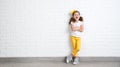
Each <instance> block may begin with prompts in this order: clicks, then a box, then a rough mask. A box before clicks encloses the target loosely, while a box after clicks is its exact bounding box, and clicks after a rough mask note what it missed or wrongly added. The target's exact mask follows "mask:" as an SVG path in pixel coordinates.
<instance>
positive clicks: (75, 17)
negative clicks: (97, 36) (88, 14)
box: [66, 10, 83, 64]
mask: <svg viewBox="0 0 120 67" xmlns="http://www.w3.org/2000/svg"><path fill="white" fill-rule="evenodd" d="M82 21H83V18H82V17H81V16H80V12H79V11H77V10H75V11H73V12H72V17H71V19H70V21H69V25H70V28H71V36H70V39H71V43H72V52H71V55H69V56H67V57H66V63H69V62H70V61H73V64H78V63H79V61H78V52H79V50H80V46H81V38H80V36H81V32H83V22H82Z"/></svg>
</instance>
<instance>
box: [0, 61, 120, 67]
mask: <svg viewBox="0 0 120 67" xmlns="http://www.w3.org/2000/svg"><path fill="white" fill-rule="evenodd" d="M0 67H120V62H100V61H98V62H95V61H94V62H90V61H89V62H87V61H86V62H85V61H81V62H80V63H79V64H78V65H73V64H72V63H69V64H66V63H64V62H61V61H37V62H0Z"/></svg>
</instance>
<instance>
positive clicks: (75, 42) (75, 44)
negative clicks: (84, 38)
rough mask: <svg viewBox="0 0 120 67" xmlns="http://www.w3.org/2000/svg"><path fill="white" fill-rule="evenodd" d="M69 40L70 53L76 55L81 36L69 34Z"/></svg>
mask: <svg viewBox="0 0 120 67" xmlns="http://www.w3.org/2000/svg"><path fill="white" fill-rule="evenodd" d="M71 42H72V55H73V56H75V57H77V56H78V52H79V50H80V47H81V38H80V37H75V36H71Z"/></svg>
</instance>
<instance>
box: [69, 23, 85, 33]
mask: <svg viewBox="0 0 120 67" xmlns="http://www.w3.org/2000/svg"><path fill="white" fill-rule="evenodd" d="M83 29H84V25H83V24H82V25H81V26H80V27H74V26H72V25H71V30H72V31H80V32H83Z"/></svg>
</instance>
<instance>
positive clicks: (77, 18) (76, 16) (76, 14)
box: [73, 12, 80, 21]
mask: <svg viewBox="0 0 120 67" xmlns="http://www.w3.org/2000/svg"><path fill="white" fill-rule="evenodd" d="M73 18H74V19H75V20H76V21H78V20H79V18H80V13H78V12H75V13H74V15H73Z"/></svg>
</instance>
